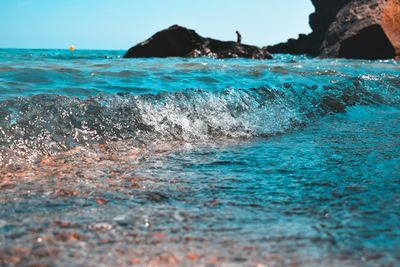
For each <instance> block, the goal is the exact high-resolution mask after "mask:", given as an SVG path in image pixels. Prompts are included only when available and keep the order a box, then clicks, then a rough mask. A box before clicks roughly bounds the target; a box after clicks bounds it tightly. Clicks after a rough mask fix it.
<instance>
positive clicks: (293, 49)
mask: <svg viewBox="0 0 400 267" xmlns="http://www.w3.org/2000/svg"><path fill="white" fill-rule="evenodd" d="M311 1H312V3H313V5H314V7H315V12H314V13H312V14H311V15H310V17H309V23H310V27H311V29H312V33H310V34H308V35H305V34H300V35H299V38H298V39H289V40H288V41H287V42H286V43H280V44H277V45H274V46H269V47H268V51H270V52H271V53H287V54H308V55H313V56H317V55H319V52H320V47H321V44H322V42H323V40H324V37H325V33H326V32H327V30H328V28H329V26H330V25H331V23H332V22H333V21H334V19H335V17H336V14H337V13H338V12H339V10H340V9H341V8H342V7H344V6H345V5H346V4H348V3H350V2H351V1H352V0H311Z"/></svg>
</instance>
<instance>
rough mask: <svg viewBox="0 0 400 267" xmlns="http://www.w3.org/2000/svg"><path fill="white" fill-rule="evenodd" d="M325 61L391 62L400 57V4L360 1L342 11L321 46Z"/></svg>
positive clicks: (393, 0) (388, 0)
mask: <svg viewBox="0 0 400 267" xmlns="http://www.w3.org/2000/svg"><path fill="white" fill-rule="evenodd" d="M320 50H321V55H322V56H324V57H344V58H359V59H388V58H394V57H396V56H397V57H398V56H399V55H400V0H357V1H352V2H351V3H350V4H348V5H346V6H345V7H344V8H342V9H341V10H340V11H339V12H338V14H337V15H336V18H335V20H334V21H333V22H332V23H331V25H330V26H329V28H328V30H327V32H326V34H325V38H324V41H323V42H322V45H321V48H320Z"/></svg>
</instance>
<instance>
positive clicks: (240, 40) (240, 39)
mask: <svg viewBox="0 0 400 267" xmlns="http://www.w3.org/2000/svg"><path fill="white" fill-rule="evenodd" d="M236 35H237V43H238V44H239V45H240V44H241V43H242V35H241V34H240V33H239V31H236Z"/></svg>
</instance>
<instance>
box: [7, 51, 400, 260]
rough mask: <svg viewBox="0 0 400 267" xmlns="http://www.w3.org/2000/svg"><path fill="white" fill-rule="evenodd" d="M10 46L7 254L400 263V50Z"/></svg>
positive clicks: (19, 256)
mask: <svg viewBox="0 0 400 267" xmlns="http://www.w3.org/2000/svg"><path fill="white" fill-rule="evenodd" d="M123 55H124V51H122V50H120V51H106V50H76V51H73V52H71V51H68V50H44V49H43V50H35V49H32V50H29V49H0V265H2V266H33V265H35V266H134V265H136V266H254V267H263V266H265V267H267V266H268V267H273V266H293V267H294V266H307V267H308V266H400V62H399V61H395V60H379V61H363V60H347V59H320V58H311V57H307V56H293V55H283V54H277V55H274V59H272V60H250V59H213V58H195V59H188V58H164V59H160V58H144V59H125V58H123Z"/></svg>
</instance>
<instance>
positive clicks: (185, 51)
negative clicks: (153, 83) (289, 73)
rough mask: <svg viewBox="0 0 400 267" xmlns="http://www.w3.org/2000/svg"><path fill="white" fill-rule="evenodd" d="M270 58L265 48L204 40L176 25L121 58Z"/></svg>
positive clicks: (193, 32) (191, 31) (209, 39)
mask: <svg viewBox="0 0 400 267" xmlns="http://www.w3.org/2000/svg"><path fill="white" fill-rule="evenodd" d="M201 56H208V57H213V58H236V57H243V58H253V59H270V58H272V56H271V54H270V53H268V51H267V49H265V48H259V47H256V46H250V45H244V44H238V43H236V42H224V41H219V40H215V39H211V38H204V37H202V36H200V35H198V34H197V33H196V32H195V31H194V30H190V29H187V28H184V27H181V26H178V25H173V26H171V27H169V28H168V29H165V30H162V31H160V32H157V33H156V34H154V35H153V36H152V37H151V38H149V39H147V40H146V41H144V42H142V43H140V44H138V45H136V46H134V47H132V48H130V49H129V50H128V52H127V53H126V54H125V55H124V57H125V58H132V57H201Z"/></svg>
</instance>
